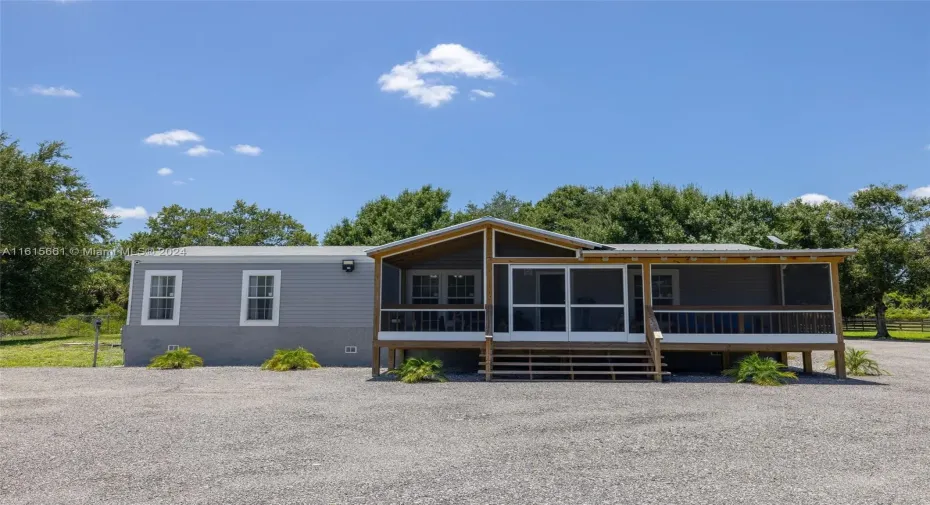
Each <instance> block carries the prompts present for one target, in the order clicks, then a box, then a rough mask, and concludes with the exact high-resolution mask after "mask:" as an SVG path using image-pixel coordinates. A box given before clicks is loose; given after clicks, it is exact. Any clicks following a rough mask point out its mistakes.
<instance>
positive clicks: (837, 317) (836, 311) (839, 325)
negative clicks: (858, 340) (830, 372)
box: [830, 258, 846, 379]
mask: <svg viewBox="0 0 930 505" xmlns="http://www.w3.org/2000/svg"><path fill="white" fill-rule="evenodd" d="M840 261H843V260H842V258H841V259H839V260H837V261H832V262H830V278H831V280H832V281H833V331H834V332H836V343H837V346H836V350H835V351H833V361H834V362H835V363H836V378H838V379H845V378H846V342H845V341H844V340H843V305H842V301H841V299H840Z"/></svg>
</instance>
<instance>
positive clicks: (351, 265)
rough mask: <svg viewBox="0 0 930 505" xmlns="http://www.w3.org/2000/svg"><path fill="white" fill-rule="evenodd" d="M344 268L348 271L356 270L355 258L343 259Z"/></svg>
mask: <svg viewBox="0 0 930 505" xmlns="http://www.w3.org/2000/svg"><path fill="white" fill-rule="evenodd" d="M342 270H343V271H345V272H346V273H349V272H353V271H355V260H342Z"/></svg>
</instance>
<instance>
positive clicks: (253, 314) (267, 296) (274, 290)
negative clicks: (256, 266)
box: [239, 270, 281, 326]
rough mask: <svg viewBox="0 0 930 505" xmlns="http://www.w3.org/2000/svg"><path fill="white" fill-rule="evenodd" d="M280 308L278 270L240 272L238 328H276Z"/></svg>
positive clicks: (279, 273)
mask: <svg viewBox="0 0 930 505" xmlns="http://www.w3.org/2000/svg"><path fill="white" fill-rule="evenodd" d="M280 308H281V271H280V270H243V271H242V308H241V312H240V314H239V325H240V326H277V325H278V314H279V311H280Z"/></svg>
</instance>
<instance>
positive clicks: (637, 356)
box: [479, 352, 649, 359]
mask: <svg viewBox="0 0 930 505" xmlns="http://www.w3.org/2000/svg"><path fill="white" fill-rule="evenodd" d="M493 355H494V357H495V358H526V357H533V358H620V359H623V358H625V359H647V358H649V355H648V354H499V353H496V352H495V353H493ZM479 357H481V358H484V353H481V354H480V355H479Z"/></svg>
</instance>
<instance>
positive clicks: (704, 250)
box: [581, 244, 856, 258]
mask: <svg viewBox="0 0 930 505" xmlns="http://www.w3.org/2000/svg"><path fill="white" fill-rule="evenodd" d="M617 245H620V244H617ZM666 245H670V246H680V247H675V248H663V247H662V244H642V247H641V248H638V249H637V248H635V247H634V246H633V245H630V246H629V247H630V248H628V249H619V248H618V249H612V250H609V251H582V252H581V254H582V255H583V256H634V255H639V256H657V257H658V256H701V257H718V256H719V257H723V256H728V257H744V258H747V257H748V258H752V257H757V256H758V257H763V256H767V257H780V256H852V255H853V254H856V250H855V249H762V248H759V247H752V246H747V245H741V244H722V245H724V246H727V245H730V246H733V245H736V246H740V247H736V248H726V247H722V248H716V249H714V248H713V244H666ZM685 246H690V248H687V247H685ZM701 246H704V247H701Z"/></svg>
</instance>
